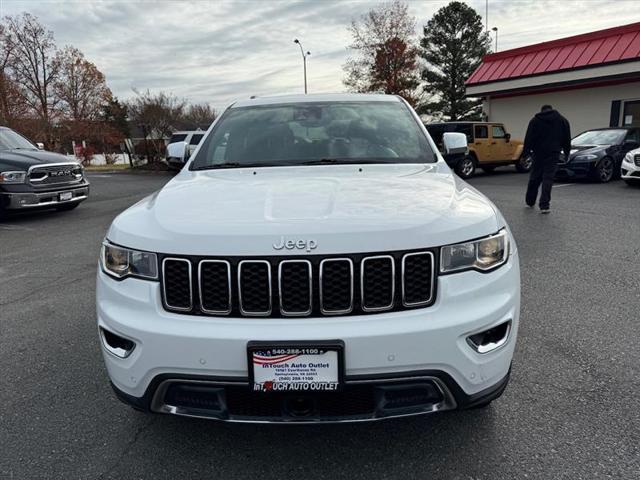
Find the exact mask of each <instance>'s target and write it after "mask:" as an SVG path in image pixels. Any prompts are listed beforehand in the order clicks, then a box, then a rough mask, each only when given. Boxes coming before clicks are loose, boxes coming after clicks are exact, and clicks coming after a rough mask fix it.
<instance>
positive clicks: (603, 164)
mask: <svg viewBox="0 0 640 480" xmlns="http://www.w3.org/2000/svg"><path fill="white" fill-rule="evenodd" d="M612 177H613V161H612V160H611V159H610V158H603V159H602V160H601V161H600V165H598V178H599V179H600V181H601V182H602V183H606V182H608V181H609V180H611V178H612Z"/></svg>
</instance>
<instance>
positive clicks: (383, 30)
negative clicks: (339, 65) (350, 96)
mask: <svg viewBox="0 0 640 480" xmlns="http://www.w3.org/2000/svg"><path fill="white" fill-rule="evenodd" d="M415 28H416V20H415V18H414V17H412V16H410V15H409V10H408V7H407V5H406V4H405V3H402V2H400V1H399V0H395V1H393V2H391V3H385V4H382V5H380V6H379V7H378V8H375V9H372V10H370V11H369V12H368V13H367V14H365V15H363V16H362V18H361V19H360V21H359V22H356V21H355V20H354V21H352V22H351V26H350V27H349V32H350V33H351V36H352V37H353V43H352V44H351V45H350V46H349V48H350V49H351V50H353V51H354V52H355V53H356V55H355V56H354V57H350V58H349V59H348V60H347V62H346V63H345V64H344V65H343V69H344V71H345V73H346V77H345V78H344V80H343V82H344V84H345V85H346V86H347V87H348V88H349V89H351V90H354V91H357V92H371V91H380V90H381V91H384V92H385V93H390V94H397V95H401V96H403V97H404V98H406V99H407V100H409V101H410V102H413V101H414V100H415V99H414V95H415V90H416V88H417V86H418V84H419V78H418V73H419V72H418V68H417V64H416V61H417V55H418V50H417V47H416V43H415V38H414V37H415Z"/></svg>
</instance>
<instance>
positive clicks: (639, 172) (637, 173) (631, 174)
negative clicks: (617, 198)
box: [620, 157, 640, 182]
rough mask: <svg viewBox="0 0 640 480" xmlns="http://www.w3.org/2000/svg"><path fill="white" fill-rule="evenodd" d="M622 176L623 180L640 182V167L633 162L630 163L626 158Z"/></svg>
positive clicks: (623, 162) (621, 170)
mask: <svg viewBox="0 0 640 480" xmlns="http://www.w3.org/2000/svg"><path fill="white" fill-rule="evenodd" d="M620 176H621V178H622V179H623V180H636V181H638V182H640V165H636V164H635V162H634V161H633V160H631V161H628V160H627V159H626V157H625V159H624V160H622V165H621V167H620Z"/></svg>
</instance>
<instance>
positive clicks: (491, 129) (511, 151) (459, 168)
mask: <svg viewBox="0 0 640 480" xmlns="http://www.w3.org/2000/svg"><path fill="white" fill-rule="evenodd" d="M425 127H427V130H428V131H429V134H430V135H431V138H433V141H434V142H436V145H438V148H440V149H442V135H443V134H444V133H445V132H459V133H464V134H465V135H466V136H467V143H468V145H469V152H468V153H467V154H466V155H445V156H444V159H445V160H446V161H447V164H448V165H449V166H450V167H451V168H452V169H453V170H454V171H455V172H456V173H457V174H458V175H459V176H460V177H462V178H469V177H471V176H473V174H474V173H475V171H476V168H477V167H480V168H482V170H484V171H485V172H487V173H490V172H493V171H494V170H495V168H496V167H502V166H506V165H515V166H516V170H517V171H518V172H520V173H526V172H528V171H529V170H531V163H532V161H531V157H530V156H529V155H526V156H523V155H522V148H523V146H524V144H523V142H522V141H520V140H513V139H511V135H510V134H509V133H507V131H506V130H505V128H504V125H503V124H502V123H498V122H446V123H430V124H425Z"/></svg>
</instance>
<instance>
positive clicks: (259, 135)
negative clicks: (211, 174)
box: [190, 102, 436, 170]
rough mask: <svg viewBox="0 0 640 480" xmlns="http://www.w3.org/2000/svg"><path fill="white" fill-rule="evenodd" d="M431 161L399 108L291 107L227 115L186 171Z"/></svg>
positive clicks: (424, 142)
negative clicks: (189, 169)
mask: <svg viewBox="0 0 640 480" xmlns="http://www.w3.org/2000/svg"><path fill="white" fill-rule="evenodd" d="M435 160H436V159H435V156H434V153H433V151H432V150H431V148H430V146H429V143H428V141H427V138H426V136H425V134H424V132H423V131H422V130H421V129H420V127H419V126H418V122H417V121H416V120H415V119H414V117H413V115H411V113H410V111H409V110H408V109H407V107H406V106H405V105H404V104H402V103H400V102H330V103H295V104H282V105H264V106H255V107H239V108H231V109H229V110H227V112H226V113H225V114H224V115H223V116H222V118H221V119H220V121H219V122H218V124H217V125H216V126H215V128H214V129H213V131H212V133H211V134H210V135H208V136H207V138H206V139H205V141H204V143H203V145H202V147H201V148H200V151H199V152H198V154H197V156H196V158H195V159H194V161H193V163H192V165H191V167H190V168H191V169H192V170H198V169H207V168H218V167H220V168H222V167H224V166H233V167H244V166H251V167H259V166H286V165H305V164H307V165H308V164H314V163H318V164H322V163H345V164H348V163H424V162H434V161H435Z"/></svg>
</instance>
